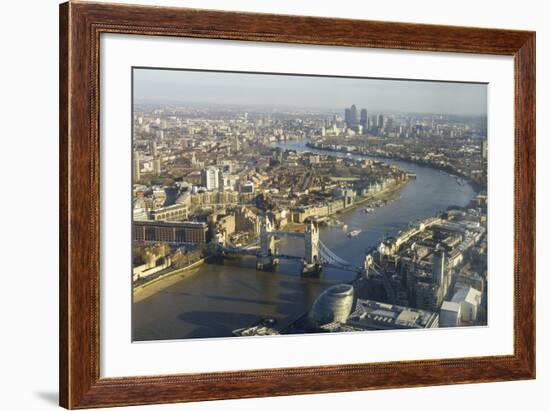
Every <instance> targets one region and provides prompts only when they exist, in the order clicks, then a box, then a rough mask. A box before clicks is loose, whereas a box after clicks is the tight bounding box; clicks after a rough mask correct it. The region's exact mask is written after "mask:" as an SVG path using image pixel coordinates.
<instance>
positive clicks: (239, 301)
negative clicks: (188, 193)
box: [132, 140, 475, 341]
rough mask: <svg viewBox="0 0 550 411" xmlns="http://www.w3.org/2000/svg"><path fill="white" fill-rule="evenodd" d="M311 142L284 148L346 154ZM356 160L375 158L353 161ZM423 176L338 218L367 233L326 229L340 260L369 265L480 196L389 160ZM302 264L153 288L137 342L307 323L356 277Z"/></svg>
mask: <svg viewBox="0 0 550 411" xmlns="http://www.w3.org/2000/svg"><path fill="white" fill-rule="evenodd" d="M306 143H307V141H305V140H302V141H292V142H287V143H284V144H283V143H281V144H277V145H276V147H281V148H283V149H293V150H297V151H311V152H319V153H322V154H330V155H334V156H342V157H343V156H345V154H343V153H333V152H327V151H319V150H314V149H311V148H308V147H306ZM352 157H353V158H369V157H368V156H357V155H353V156H352ZM375 160H378V161H383V162H385V163H390V164H397V165H398V166H399V167H400V168H401V169H403V170H405V171H408V172H411V173H415V174H416V179H413V180H411V181H410V182H409V183H408V184H407V185H406V186H405V188H403V189H402V190H401V191H400V192H399V198H398V199H397V200H396V201H394V202H392V203H390V204H389V205H387V206H385V207H381V208H378V209H376V210H375V211H373V212H371V213H368V214H365V213H363V212H362V207H357V208H355V209H352V210H350V211H348V212H346V213H341V214H338V215H336V216H335V218H337V219H338V220H340V221H342V222H343V223H345V224H347V226H348V228H347V231H351V230H361V232H360V234H358V235H357V236H356V237H352V238H348V236H347V235H346V232H345V231H344V230H343V229H342V227H322V228H321V229H320V238H321V241H322V242H323V243H324V244H325V245H327V246H328V247H329V248H330V249H331V250H332V251H333V252H334V253H335V254H336V255H338V256H339V257H341V258H343V259H345V260H347V261H349V262H351V263H353V264H355V265H359V266H360V265H362V262H363V258H364V256H365V251H366V250H368V249H370V248H371V247H373V246H376V245H377V244H378V243H379V242H380V240H381V239H382V238H383V237H386V236H388V235H394V234H396V233H397V232H398V231H400V230H402V229H403V228H406V227H407V225H408V224H409V223H410V222H412V221H415V220H418V219H423V218H427V217H430V216H433V215H434V214H436V213H438V212H440V211H443V210H445V209H446V208H447V207H449V206H453V205H456V206H465V205H467V204H468V203H469V202H470V200H471V199H472V198H473V196H474V195H475V192H474V190H473V188H472V187H471V186H470V185H469V184H467V183H465V184H462V185H460V184H458V183H457V181H456V179H455V177H454V176H452V175H450V174H448V173H446V172H442V171H439V170H436V169H433V168H430V167H425V166H419V165H416V164H413V163H410V162H405V161H400V160H393V159H391V160H381V159H375ZM279 247H280V249H281V252H282V253H284V254H291V255H300V254H301V253H303V247H304V246H303V242H301V241H300V240H293V239H284V240H281V242H280V245H279ZM300 271H301V264H300V263H299V262H298V261H288V260H282V261H281V264H280V265H279V267H278V269H277V271H274V272H263V271H256V269H255V258H254V257H238V258H235V259H228V260H225V262H224V264H204V265H202V266H200V267H199V268H197V269H194V270H190V271H188V272H185V273H183V274H178V275H174V276H172V277H169V278H166V279H163V280H161V281H159V282H157V283H154V284H151V285H150V286H148V287H146V288H145V289H144V290H143V291H141V292H140V293H139V294H138V295H137V296H136V297H135V299H134V303H133V313H132V314H133V315H132V323H133V324H132V326H133V339H134V341H147V340H168V339H186V338H209V337H229V336H231V335H232V334H231V332H232V330H234V329H236V328H241V327H246V326H249V325H251V324H252V323H254V322H255V321H257V320H259V319H261V318H263V317H274V318H276V319H277V327H276V328H279V329H280V328H284V327H285V326H287V325H289V324H290V323H292V322H293V321H295V320H296V319H297V318H299V317H301V316H302V315H303V314H304V313H305V312H306V311H307V310H309V308H310V307H311V305H312V304H313V302H314V300H315V298H317V296H318V295H319V294H320V293H321V292H322V291H323V290H324V289H326V288H327V287H329V286H330V285H333V284H336V283H340V282H346V281H350V280H352V279H353V278H355V273H351V272H345V271H340V270H335V269H326V270H324V271H323V273H322V274H321V275H320V276H319V277H318V278H311V277H303V276H301V274H300Z"/></svg>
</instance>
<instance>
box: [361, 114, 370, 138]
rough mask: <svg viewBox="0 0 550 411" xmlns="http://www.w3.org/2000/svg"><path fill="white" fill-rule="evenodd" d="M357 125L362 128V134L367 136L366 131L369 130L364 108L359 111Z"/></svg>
mask: <svg viewBox="0 0 550 411" xmlns="http://www.w3.org/2000/svg"><path fill="white" fill-rule="evenodd" d="M359 123H360V124H361V126H362V127H363V134H367V130H368V129H369V117H368V114H367V109H366V108H362V109H361V115H360V119H359Z"/></svg>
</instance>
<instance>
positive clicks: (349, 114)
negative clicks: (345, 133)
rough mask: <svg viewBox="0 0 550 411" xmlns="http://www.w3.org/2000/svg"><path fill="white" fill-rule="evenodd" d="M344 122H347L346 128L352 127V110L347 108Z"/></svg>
mask: <svg viewBox="0 0 550 411" xmlns="http://www.w3.org/2000/svg"><path fill="white" fill-rule="evenodd" d="M344 120H345V122H346V126H347V127H350V124H351V110H350V109H349V108H346V110H345V111H344Z"/></svg>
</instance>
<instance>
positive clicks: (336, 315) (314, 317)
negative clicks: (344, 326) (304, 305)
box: [309, 284, 353, 326]
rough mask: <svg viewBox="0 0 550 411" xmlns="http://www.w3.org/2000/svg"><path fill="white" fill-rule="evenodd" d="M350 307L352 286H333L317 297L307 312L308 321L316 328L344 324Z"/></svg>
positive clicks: (351, 305)
mask: <svg viewBox="0 0 550 411" xmlns="http://www.w3.org/2000/svg"><path fill="white" fill-rule="evenodd" d="M352 307H353V286H351V285H349V284H337V285H333V286H332V287H329V288H327V289H326V290H325V291H323V292H322V293H321V295H319V297H317V299H316V300H315V302H314V303H313V306H312V307H311V311H310V312H309V319H310V320H311V321H312V322H313V323H315V324H316V325H318V326H320V325H324V324H328V323H332V322H339V323H344V322H346V320H347V319H348V316H349V314H350V312H351V309H352Z"/></svg>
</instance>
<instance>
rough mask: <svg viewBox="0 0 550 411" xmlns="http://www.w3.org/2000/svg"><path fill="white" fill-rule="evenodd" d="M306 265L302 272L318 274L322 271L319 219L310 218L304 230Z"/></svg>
mask: <svg viewBox="0 0 550 411" xmlns="http://www.w3.org/2000/svg"><path fill="white" fill-rule="evenodd" d="M304 246H305V250H304V267H303V268H302V274H317V273H319V272H320V271H321V260H320V258H319V226H318V225H317V221H315V220H313V219H309V220H307V222H306V229H305V232H304Z"/></svg>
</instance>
